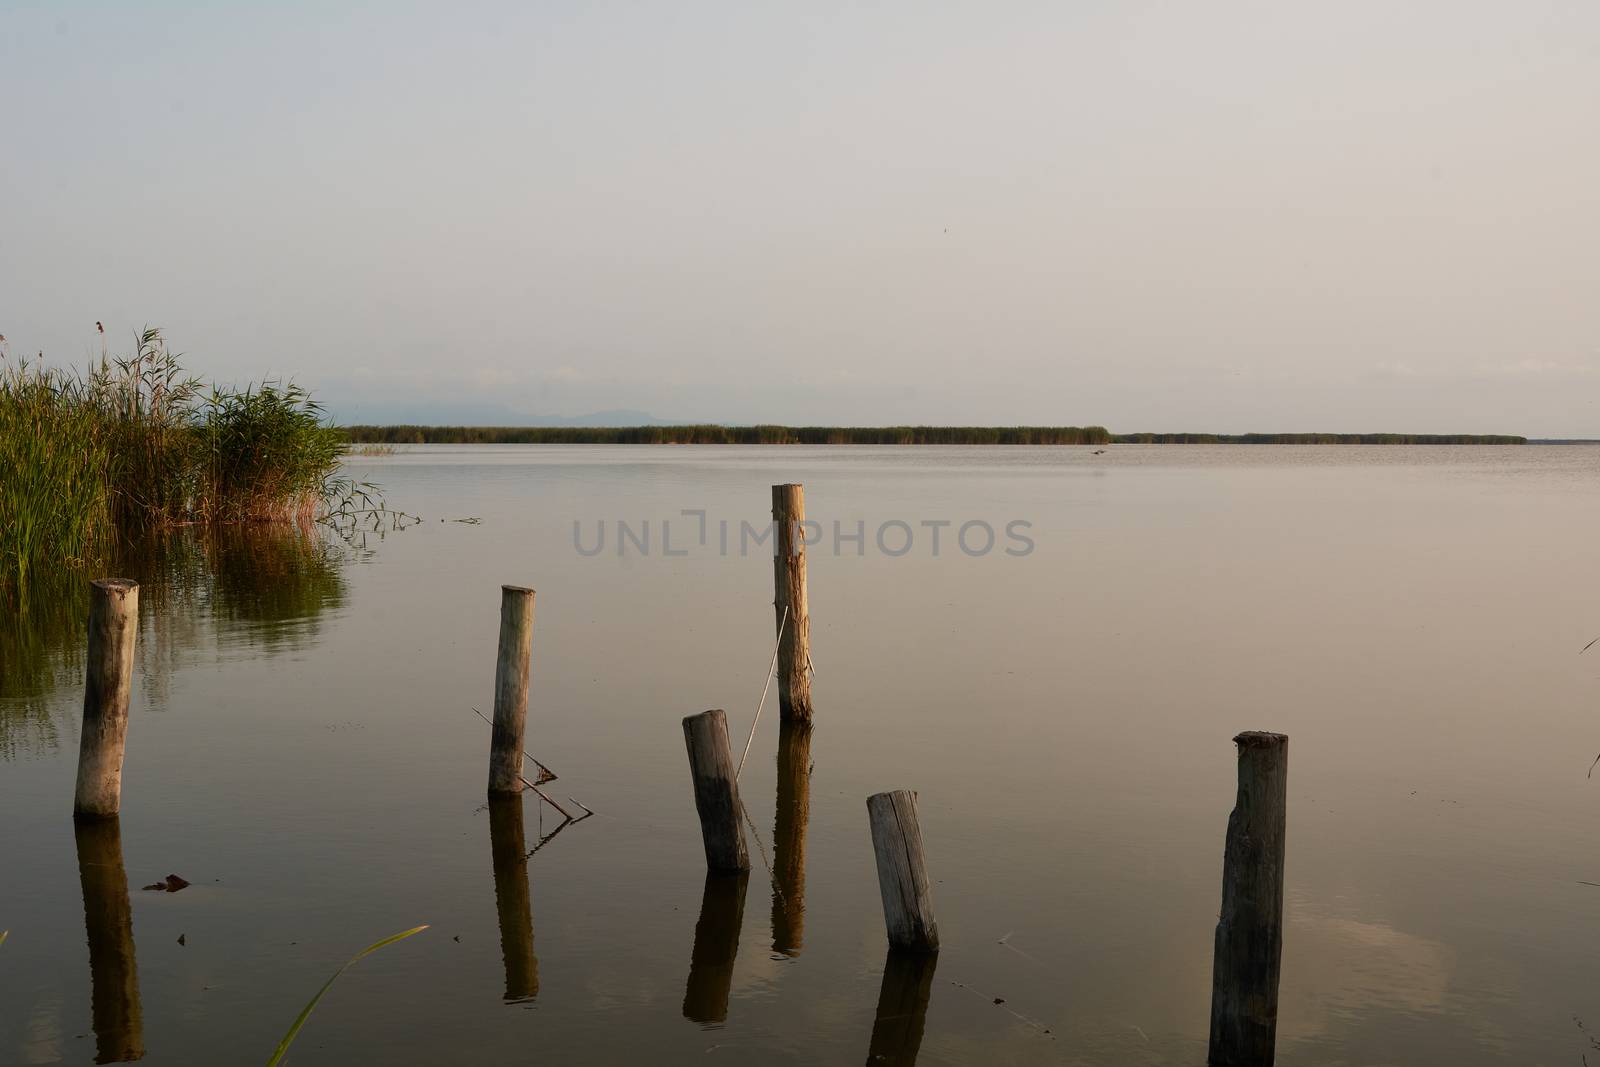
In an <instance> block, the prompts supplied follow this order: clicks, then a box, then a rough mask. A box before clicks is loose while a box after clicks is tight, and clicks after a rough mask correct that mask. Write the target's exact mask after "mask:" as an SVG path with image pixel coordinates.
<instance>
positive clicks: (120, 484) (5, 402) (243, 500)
mask: <svg viewBox="0 0 1600 1067" xmlns="http://www.w3.org/2000/svg"><path fill="white" fill-rule="evenodd" d="M345 448H346V444H345V438H344V434H343V433H342V432H341V431H339V430H336V429H334V428H332V427H330V426H328V425H326V423H325V420H324V418H323V413H322V409H321V408H320V407H319V406H318V405H317V403H316V402H315V401H314V400H313V399H312V398H311V397H310V395H308V394H307V393H306V392H305V391H304V390H302V389H300V388H299V387H297V386H293V385H280V384H277V383H272V382H268V383H264V384H260V385H252V386H249V387H246V388H244V389H242V390H241V389H229V388H222V387H217V386H212V387H211V388H210V389H209V390H207V389H205V388H203V387H202V385H201V383H200V382H199V380H198V379H195V378H193V377H189V376H187V375H185V374H184V372H183V370H182V367H181V365H180V362H179V357H178V355H177V354H175V353H173V352H171V351H169V350H168V349H167V346H166V343H165V341H164V339H163V338H162V336H161V331H159V330H155V329H147V330H145V331H144V332H143V333H141V334H140V335H139V336H138V340H137V345H136V348H135V351H134V354H133V355H132V356H131V357H128V358H125V359H115V360H107V359H102V360H101V361H100V363H99V364H98V365H97V366H91V367H90V368H89V369H88V370H87V371H85V372H82V373H67V372H64V371H61V370H57V369H51V368H45V367H43V366H39V365H32V366H30V365H29V364H27V363H26V362H22V363H18V364H15V365H11V366H6V365H5V364H3V363H0V471H5V472H6V477H4V478H0V587H3V586H6V585H16V586H18V587H20V588H22V589H24V590H25V589H26V586H27V583H28V577H29V573H30V571H32V570H34V569H36V568H37V567H39V566H40V565H44V564H48V565H60V564H67V565H69V566H71V565H81V564H84V563H87V562H89V561H91V560H94V559H98V558H102V557H103V556H104V555H105V554H106V552H107V550H108V547H109V545H110V544H111V542H112V541H113V540H114V539H115V538H117V537H118V536H119V535H122V534H128V533H138V532H144V531H150V530H159V529H165V528H170V527H173V526H179V525H187V524H193V523H216V522H251V521H260V520H277V519H301V520H310V519H314V518H323V517H325V516H326V515H327V514H328V513H329V512H339V511H340V509H341V507H343V508H347V509H348V508H350V507H351V504H350V503H349V501H350V500H351V497H352V490H354V489H357V488H361V487H357V486H355V485H353V483H351V482H350V481H349V479H347V478H341V477H340V476H339V475H338V469H339V463H340V460H341V458H342V456H343V454H344V450H345ZM362 499H365V498H364V497H363V498H362Z"/></svg>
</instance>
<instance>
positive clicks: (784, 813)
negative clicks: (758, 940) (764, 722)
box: [772, 722, 811, 956]
mask: <svg viewBox="0 0 1600 1067" xmlns="http://www.w3.org/2000/svg"><path fill="white" fill-rule="evenodd" d="M810 820H811V724H810V723H791V722H786V723H784V724H783V726H782V727H781V729H780V731H779V733H778V806H777V815H776V816H775V817H774V818H773V826H772V848H773V857H772V858H773V868H772V874H773V883H772V951H774V952H777V953H780V954H782V955H784V956H798V955H800V950H801V948H802V947H803V945H804V941H805V932H806V824H807V823H808V822H810Z"/></svg>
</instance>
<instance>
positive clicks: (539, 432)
mask: <svg viewBox="0 0 1600 1067" xmlns="http://www.w3.org/2000/svg"><path fill="white" fill-rule="evenodd" d="M342 432H343V433H344V434H345V435H346V436H347V438H348V440H349V441H350V442H351V443H352V444H355V445H391V446H392V445H401V444H417V445H420V444H486V445H1110V444H1155V445H1168V444H1197V445H1232V444H1238V445H1525V444H1527V443H1528V439H1527V438H1526V437H1518V436H1513V435H1509V434H1415V433H1360V434H1357V433H1244V434H1216V433H1125V434H1114V433H1112V432H1111V431H1109V430H1107V429H1106V428H1105V427H1103V426H717V425H705V424H702V425H690V426H346V427H343V430H342ZM368 454H372V453H368ZM380 454H381V453H380Z"/></svg>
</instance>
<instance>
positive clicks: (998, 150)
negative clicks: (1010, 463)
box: [0, 0, 1600, 436]
mask: <svg viewBox="0 0 1600 1067" xmlns="http://www.w3.org/2000/svg"><path fill="white" fill-rule="evenodd" d="M97 319H99V320H103V321H104V322H105V323H106V326H107V328H108V329H109V330H111V331H112V335H113V342H114V343H113V350H115V349H116V348H118V347H120V348H126V347H127V338H128V337H129V336H130V335H131V333H132V331H133V330H134V329H135V328H137V327H138V326H140V325H141V324H143V323H146V322H149V323H152V324H157V325H160V326H162V327H164V328H165V329H166V330H167V332H168V334H169V336H170V338H171V339H172V341H173V344H174V347H176V348H178V349H181V350H182V351H184V352H186V353H187V354H188V357H189V360H188V362H189V363H190V365H191V366H192V367H193V369H195V370H197V371H198V372H200V373H202V374H205V375H206V376H208V377H214V378H217V379H221V380H227V381H242V380H245V379H251V378H259V377H261V376H263V375H268V374H271V375H280V376H288V377H292V378H294V379H295V380H296V381H298V382H300V383H302V384H304V385H307V386H310V387H312V388H314V389H316V390H317V391H318V392H319V393H321V394H322V395H324V396H325V397H326V399H327V400H328V401H329V402H330V406H331V407H332V409H333V411H334V412H335V414H336V415H338V416H339V417H340V418H341V419H345V420H351V421H369V420H387V419H395V418H405V419H414V420H419V421H446V420H448V421H454V420H456V419H459V418H468V419H471V420H472V421H498V422H508V421H516V419H517V418H518V417H519V416H523V415H529V414H536V413H539V414H566V415H572V414H580V413H584V412H590V411H595V410H600V409H609V408H633V409H641V410H645V411H648V412H650V413H652V414H654V415H656V416H659V417H662V418H671V419H682V420H710V421H728V422H749V421H775V422H790V423H800V422H813V423H815V422H827V423H884V422H937V423H951V422H960V423H1018V422H1026V423H1053V424H1058V423H1084V422H1097V423H1103V424H1105V425H1108V426H1110V427H1112V428H1113V429H1117V430H1142V429H1157V430H1182V429H1197V430H1219V431H1242V430H1280V429H1288V430H1345V431H1372V430H1409V431H1440V432H1446V431H1505V432H1522V433H1528V434H1530V435H1535V436H1554V435H1586V436H1600V406H1597V403H1596V400H1597V398H1600V4H1597V3H1595V2H1593V0H1574V2H1560V3H1545V2H1539V0H1439V2H1431V0H1430V2H1410V3H1407V2H1403V0H1402V2H1396V0H1384V2H1377V3H1373V2H1364V0H1355V2H1350V0H1343V2H1338V3H1333V2H1327V3H1314V4H1313V3H1303V2H1285V0H1273V2H1210V3H1203V4H1202V3H1181V2H1172V3H1139V2H1122V3H1111V2H1076V3H1073V2H1063V0H1056V2H1051V3H1038V4H1032V3H997V2H986V3H945V2H932V0H921V2H917V3H910V2H907V3H898V2H890V3H861V2H856V3H848V4H838V5H834V4H830V3H823V2H817V0H808V2H805V3H791V4H783V5H779V4H769V3H759V2H748V0H747V2H744V3H723V4H702V3H687V2H682V0H673V2H660V3H634V4H613V3H604V2H593V0H586V2H582V3H559V4H554V3H542V4H541V3H504V4H501V3H475V2H470V0H468V2H463V0H455V2H452V3H448V4H443V3H441V4H434V5H419V6H402V5H399V4H390V3H382V4H371V5H366V6H364V7H362V8H360V9H356V8H347V7H344V6H343V5H338V4H332V3H329V4H293V5H290V4H273V5H254V6H253V7H252V8H247V7H246V5H241V4H234V3H220V2H219V3H211V4H189V5H178V4H130V3H107V4H102V5H87V4H67V3H55V4H24V5H17V4H14V3H11V2H9V0H0V333H4V334H5V335H6V337H7V338H8V339H9V341H10V348H11V352H12V354H13V357H15V356H16V355H18V354H20V353H23V352H28V353H32V352H36V351H38V350H41V349H42V350H44V352H45V354H46V356H47V357H49V358H51V359H53V360H55V361H60V362H79V361H81V360H82V359H83V358H84V357H85V356H88V355H91V354H95V355H97V354H98V352H99V344H98V341H97V340H96V339H95V338H94V336H93V330H94V322H95V320H97Z"/></svg>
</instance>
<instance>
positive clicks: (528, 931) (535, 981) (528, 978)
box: [489, 795, 539, 1003]
mask: <svg viewBox="0 0 1600 1067" xmlns="http://www.w3.org/2000/svg"><path fill="white" fill-rule="evenodd" d="M534 803H538V801H535V802H534ZM489 857H490V860H491V861H492V863H493V864H494V907H495V911H496V912H497V913H498V914H499V919H500V955H501V958H502V959H503V960H504V961H505V965H506V997H505V999H506V1001H507V1002H508V1003H510V1002H515V1001H519V1000H532V999H533V998H534V997H536V996H538V995H539V960H538V958H537V957H535V956H534V954H533V905H532V902H531V899H530V894H529V892H528V841H527V838H526V837H525V836H524V834H523V829H522V798H521V797H520V796H510V795H499V796H493V797H490V798H489Z"/></svg>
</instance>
